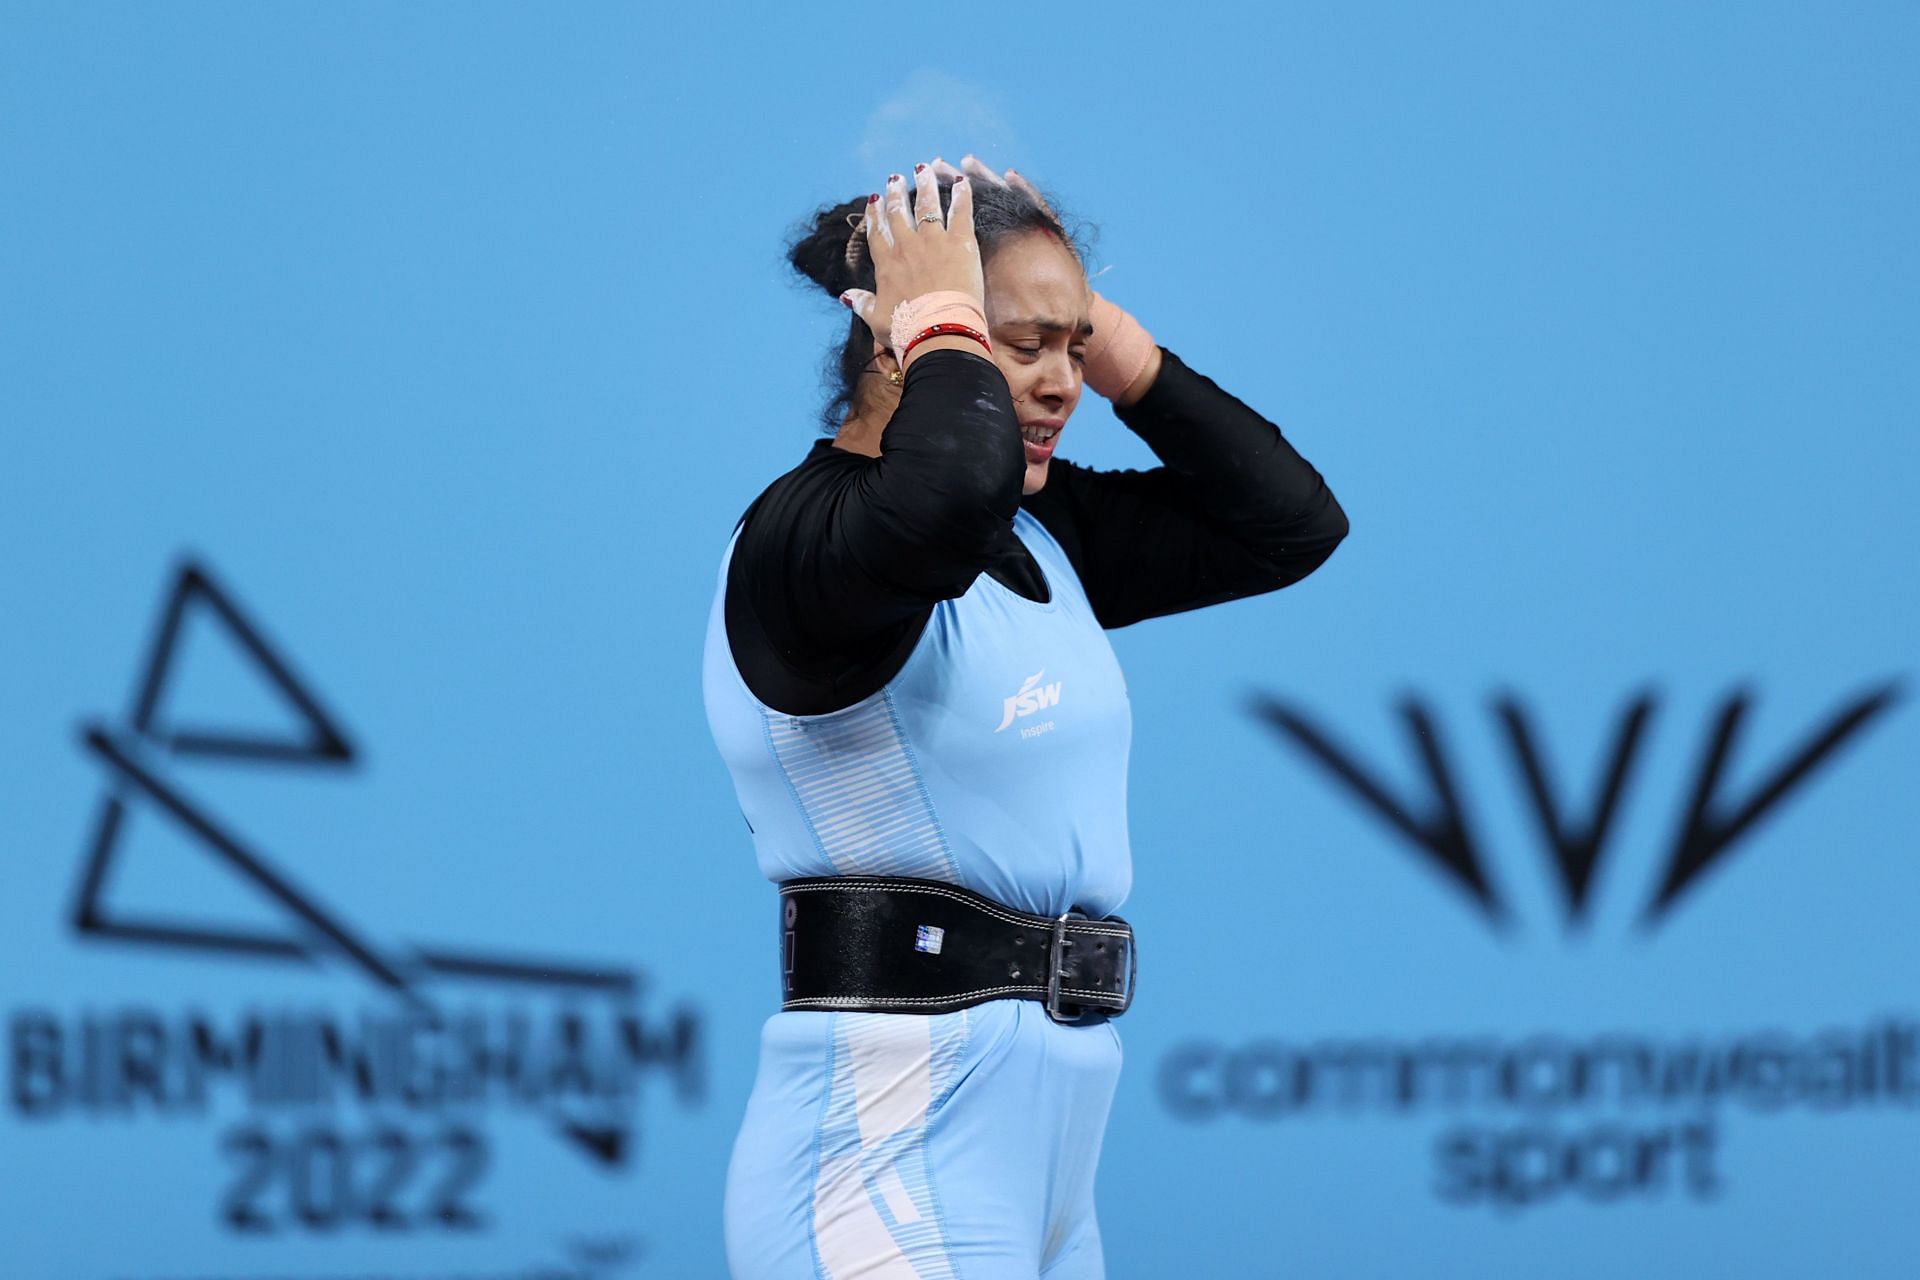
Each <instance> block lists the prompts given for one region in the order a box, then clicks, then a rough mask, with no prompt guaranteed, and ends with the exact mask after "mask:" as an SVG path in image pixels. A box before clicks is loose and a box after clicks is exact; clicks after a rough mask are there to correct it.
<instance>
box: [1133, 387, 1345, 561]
mask: <svg viewBox="0 0 1920 1280" xmlns="http://www.w3.org/2000/svg"><path fill="white" fill-rule="evenodd" d="M1157 354H1158V355H1160V357H1161V358H1160V359H1159V360H1157V361H1155V362H1154V363H1155V364H1156V365H1157V366H1158V367H1157V368H1155V369H1154V376H1153V377H1152V378H1150V379H1149V378H1147V377H1145V375H1144V374H1143V375H1142V378H1141V379H1140V380H1139V381H1141V382H1145V383H1146V384H1147V385H1146V386H1145V387H1143V388H1142V389H1141V393H1140V395H1139V397H1138V399H1136V400H1135V401H1133V402H1132V403H1129V404H1115V406H1114V412H1115V415H1116V416H1117V417H1119V419H1120V420H1121V421H1122V422H1123V423H1125V424H1126V425H1127V427H1128V429H1129V430H1131V431H1133V432H1134V433H1135V434H1136V435H1138V436H1139V437H1140V438H1141V439H1142V440H1143V441H1145V442H1146V444H1147V447H1148V448H1150V449H1152V450H1153V452H1154V454H1155V455H1156V456H1157V457H1158V458H1159V459H1160V460H1161V461H1162V462H1163V463H1165V464H1166V466H1167V467H1168V469H1169V470H1170V471H1171V472H1172V473H1174V474H1175V475H1177V476H1178V477H1179V479H1180V481H1181V483H1182V487H1183V488H1185V489H1186V490H1187V491H1188V492H1189V493H1190V494H1191V495H1192V496H1193V498H1194V500H1195V502H1194V505H1195V506H1196V507H1197V508H1198V509H1200V510H1203V511H1205V512H1206V513H1207V515H1208V517H1209V518H1210V519H1212V520H1213V521H1215V522H1217V523H1218V524H1220V525H1222V526H1224V527H1227V528H1229V529H1230V530H1231V531H1232V532H1233V533H1234V535H1235V536H1236V537H1237V538H1238V539H1239V540H1241V541H1242V542H1244V543H1246V544H1247V545H1248V546H1249V547H1250V549H1253V550H1256V551H1258V552H1260V553H1261V554H1263V555H1267V556H1270V557H1274V558H1278V559H1282V560H1285V561H1286V562H1287V564H1288V565H1289V568H1290V570H1293V571H1297V572H1294V574H1293V576H1294V577H1295V578H1297V577H1304V576H1305V575H1306V573H1308V572H1311V570H1312V569H1313V568H1314V567H1315V566H1317V565H1318V564H1319V563H1320V562H1321V561H1324V560H1325V559H1326V557H1327V556H1328V555H1330V554H1332V551H1333V548H1334V546H1336V545H1337V544H1338V543H1339V542H1340V540H1341V539H1342V538H1344V537H1345V536H1346V533H1347V518H1346V513H1345V512H1344V511H1342V510H1341V508H1340V504H1339V503H1338V502H1337V501H1335V499H1334V496H1333V492H1332V490H1330V489H1328V488H1327V485H1326V482H1325V481H1324V480H1322V479H1321V476H1320V473H1319V472H1318V471H1316V470H1315V469H1314V468H1313V466H1312V464H1311V463H1309V462H1308V461H1307V460H1306V459H1305V458H1303V457H1301V456H1300V454H1299V452H1298V451H1297V450H1295V449H1294V447H1293V446H1292V445H1291V444H1289V443H1288V442H1287V440H1286V437H1285V436H1283V435H1282V434H1281V432H1280V429H1279V428H1278V427H1276V426H1275V425H1274V424H1273V423H1271V422H1269V421H1268V420H1267V419H1265V418H1263V417H1262V416H1260V414H1258V413H1256V412H1254V411H1253V410H1252V409H1251V408H1249V407H1248V406H1247V405H1246V404H1244V403H1242V402H1241V401H1240V400H1239V399H1238V398H1237V397H1235V396H1233V395H1231V394H1229V393H1228V392H1226V391H1224V390H1222V389H1221V388H1220V387H1219V386H1218V385H1217V384H1216V383H1214V382H1213V380H1212V379H1210V378H1208V377H1206V376H1205V375H1203V374H1200V373H1196V372H1195V371H1194V370H1192V369H1191V368H1189V367H1188V366H1187V365H1186V364H1185V363H1184V362H1183V361H1182V360H1181V359H1180V358H1179V357H1178V356H1176V355H1174V354H1172V353H1171V352H1157Z"/></svg>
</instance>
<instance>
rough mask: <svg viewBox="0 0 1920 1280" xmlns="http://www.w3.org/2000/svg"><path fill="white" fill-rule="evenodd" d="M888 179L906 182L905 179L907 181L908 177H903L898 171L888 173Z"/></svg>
mask: <svg viewBox="0 0 1920 1280" xmlns="http://www.w3.org/2000/svg"><path fill="white" fill-rule="evenodd" d="M887 181H888V182H905V181H906V179H905V178H903V177H901V176H900V175H899V174H897V173H890V174H888V175H887Z"/></svg>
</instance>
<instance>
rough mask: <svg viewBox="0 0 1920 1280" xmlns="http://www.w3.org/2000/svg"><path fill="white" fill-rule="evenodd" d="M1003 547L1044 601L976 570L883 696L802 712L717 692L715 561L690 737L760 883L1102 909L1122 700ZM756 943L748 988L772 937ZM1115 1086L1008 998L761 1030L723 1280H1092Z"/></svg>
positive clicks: (1060, 596) (1067, 593)
mask: <svg viewBox="0 0 1920 1280" xmlns="http://www.w3.org/2000/svg"><path fill="white" fill-rule="evenodd" d="M1013 529H1014V532H1015V534H1016V535H1018V536H1019V538H1020V540H1021V541H1022V542H1024V543H1025V544H1026V546H1027V549H1028V550H1029V551H1030V552H1031V553H1032V554H1033V557H1034V559H1035V560H1036V561H1037V562H1038V564H1039V566H1040V569H1041V572H1042V573H1043V574H1044V575H1045V576H1046V580H1047V583H1048V585H1049V587H1050V589H1051V599H1050V600H1049V601H1048V602H1047V603H1046V604H1038V603H1035V602H1034V601H1032V600H1028V599H1026V598H1025V597H1023V596H1021V595H1019V594H1018V593H1016V592H1014V591H1012V590H1010V589H1008V588H1007V587H1005V586H1003V585H1002V584H1000V583H999V582H997V581H995V580H993V579H992V578H991V577H989V576H988V575H986V574H984V573H983V574H981V575H980V576H979V577H978V578H977V579H975V580H974V583H973V585H972V587H970V588H969V589H968V590H967V592H966V594H965V595H963V596H960V597H959V598H958V599H954V600H945V601H942V602H941V603H940V604H938V605H937V606H935V608H934V610H933V614H932V617H931V618H930V619H929V621H928V623H927V626H926V630H925V631H924V633H923V634H922V635H921V637H920V642H919V644H918V645H917V646H916V647H915V649H914V650H913V653H912V655H911V656H910V657H909V658H908V659H907V662H906V665H905V666H904V667H902V669H901V670H900V672H899V673H898V674H897V675H895V676H894V677H893V679H892V680H890V681H888V682H887V684H886V685H885V687H883V688H882V689H881V690H880V691H879V692H877V693H875V694H874V695H873V696H871V697H869V698H867V699H865V700H863V701H861V702H859V703H856V704H855V705H853V706H851V707H848V708H845V709H844V710H840V711H835V712H832V713H829V714H827V715H818V716H791V715H786V714H784V713H782V712H778V711H775V710H773V709H771V708H769V707H767V706H765V705H764V704H762V703H761V702H759V701H758V700H757V699H756V698H754V696H753V694H752V693H751V692H749V691H748V689H747V687H746V685H745V683H744V682H743V681H742V680H741V678H740V674H739V670H738V668H737V667H736V666H735V665H734V662H733V658H732V654H731V652H730V650H729V649H728V646H727V638H726V632H725V624H724V617H725V610H724V597H725V591H726V580H727V569H726V563H727V560H729V559H731V557H732V554H733V544H732V543H731V542H730V543H729V545H728V548H727V554H726V556H725V557H723V559H722V563H721V567H720V577H719V584H718V586H717V588H716V590H715V593H714V602H713V609H712V612H711V614H710V616H709V619H708V623H707V644H706V661H705V669H704V673H703V679H704V689H705V695H706V705H707V718H708V722H709V724H710V725H711V727H712V730H713V736H714V741H715V742H716V743H717V744H718V746H719V748H720V753H721V755H722V756H723V757H724V758H725V759H726V763H727V767H728V769H729V770H731V771H732V774H733V783H734V789H735V792H736V793H737V795H738V797H739V801H740V808H741V811H742V812H743V813H744V814H745V815H746V818H747V822H748V824H749V825H750V826H751V827H752V830H753V839H754V845H755V848H756V851H757V852H758V854H759V859H760V870H761V873H762V874H763V875H765V876H766V878H767V879H769V880H773V881H780V880H787V879H792V878H795V877H799V876H821V875H836V874H868V875H898V876H918V877H922V878H925V879H931V880H944V881H949V882H952V883H955V884H960V885H965V886H966V887H967V888H969V889H973V890H975V891H977V892H979V893H983V894H985V895H987V896H988V897H990V898H994V899H996V900H998V901H1000V902H1004V903H1006V904H1008V905H1009V906H1014V907H1018V908H1020V909H1021V910H1023V911H1030V912H1036V913H1040V914H1045V915H1058V914H1060V913H1061V912H1063V911H1066V910H1068V909H1069V908H1073V907H1078V908H1080V909H1082V910H1084V911H1086V912H1088V913H1089V914H1092V915H1106V914H1111V913H1112V912H1113V911H1114V910H1116V909H1117V908H1118V907H1119V906H1120V903H1121V901H1122V900H1123V899H1124V898H1125V897H1126V895H1127V888H1128V885H1129V883H1130V881H1131V879H1132V862H1131V856H1130V853H1129V850H1128V845H1127V814H1126V782H1127V752H1128V748H1129V744H1130V740H1131V734H1132V718H1131V716H1130V714H1129V708H1128V704H1127V689H1126V683H1125V681H1124V680H1123V678H1122V676H1121V674H1120V666H1119V663H1118V662H1117V661H1116V660H1115V658H1114V654H1113V648H1112V646H1111V645H1110V644H1109V643H1108V642H1107V636H1106V632H1105V631H1104V630H1102V629H1101V626H1100V624H1099V622H1098V620H1097V619H1096V618H1095V617H1094V615H1093V609H1092V608H1091V606H1090V605H1089V604H1088V603H1087V599H1086V596H1085V594H1084V593H1083V592H1082V590H1081V587H1080V581H1079V579H1078V577H1077V576H1076V575H1075V574H1074V572H1073V567H1072V565H1071V564H1070V563H1069V562H1068V560H1067V557H1066V555H1065V553H1064V552H1063V551H1062V550H1061V549H1060V546H1059V544H1058V543H1056V542H1055V541H1054V539H1053V536H1052V535H1051V534H1049V533H1048V532H1047V530H1046V528H1045V527H1044V526H1043V525H1041V523H1040V522H1039V521H1038V520H1037V519H1035V518H1034V517H1033V516H1032V515H1030V514H1029V513H1028V512H1026V511H1025V510H1021V511H1019V512H1017V513H1016V514H1015V516H1014V522H1013ZM735 536H736V540H737V537H738V534H737V532H736V535H735ZM773 912H774V908H773V904H772V900H771V896H770V897H769V903H768V919H769V921H772V920H773V919H775V916H774V913H773ZM767 948H768V968H769V973H770V974H771V973H772V972H773V966H774V963H775V960H774V957H775V954H776V938H775V931H774V929H773V928H772V926H771V924H770V925H769V928H768V933H767ZM777 992H778V986H777V984H776V983H773V982H770V983H769V994H770V995H775V996H776V998H777ZM1119 1072H1120V1040H1119V1036H1118V1035H1117V1034H1116V1033H1115V1031H1114V1029H1113V1027H1112V1025H1111V1024H1110V1023H1100V1024H1094V1025H1091V1026H1081V1027H1070V1026H1062V1025H1059V1024H1057V1023H1054V1022H1053V1021H1051V1020H1050V1019H1049V1018H1048V1017H1047V1015H1046V1012H1045V1010H1044V1009H1043V1008H1042V1007H1041V1006H1040V1005H1039V1004H1038V1003H1037V1002H1035V1001H1031V1000H994V1001H989V1002H987V1003H985V1004H981V1005H976V1006H974V1007H973V1008H971V1009H966V1010H962V1011H960V1012H958V1013H951V1014H941V1015H936V1016H931V1017H928V1016H921V1015H912V1014H867V1013H823V1012H792V1013H775V1014H774V1015H773V1016H772V1017H771V1018H769V1019H768V1020H767V1023H766V1026H765V1027H764V1029H763V1030H762V1033H761V1047H760V1066H759V1073H758V1075H757V1077H756V1079H755V1082H754V1087H753V1094H752V1097H751V1098H750V1099H749V1100H748V1103H747V1114H746V1119H745V1121H744V1123H743V1124H742V1126H741V1129H740V1134H739V1137H738V1139H737V1140H736V1142H735V1144H734V1151H733V1162H732V1164H731V1166H730V1168H729V1170H728V1176H727V1201H726V1236H727V1259H728V1263H729V1265H730V1267H731V1268H732V1270H733V1273H734V1275H735V1276H736V1277H738V1278H739V1280H763V1278H766V1280H775V1278H777V1280H802V1278H812V1280H820V1278H824V1280H848V1278H849V1277H855V1276H858V1277H872V1278H874V1280H908V1278H911V1277H920V1278H922V1280H933V1278H935V1277H941V1278H945V1277H958V1278H959V1280H1001V1278H1003V1277H1005V1278H1009V1280H1011V1278H1014V1277H1020V1278H1023V1280H1031V1277H1034V1276H1039V1275H1044V1276H1047V1277H1049V1280H1068V1278H1069V1277H1073V1278H1078V1277H1095V1276H1100V1275H1102V1274H1103V1273H1104V1271H1103V1264H1102V1260H1101V1253H1100V1235H1099V1228H1098V1226H1097V1225H1096V1223H1095V1220H1094V1211H1093V1181H1094V1169H1095V1166H1096V1164H1097V1163H1098V1160H1099V1153H1100V1141H1101V1136H1102V1134H1103V1132H1104V1130H1105V1128H1106V1121H1107V1111H1108V1108H1109V1106H1110V1105H1111V1103H1112V1099H1113V1089H1114V1085H1115V1083H1116V1081H1117V1079H1118V1077H1119Z"/></svg>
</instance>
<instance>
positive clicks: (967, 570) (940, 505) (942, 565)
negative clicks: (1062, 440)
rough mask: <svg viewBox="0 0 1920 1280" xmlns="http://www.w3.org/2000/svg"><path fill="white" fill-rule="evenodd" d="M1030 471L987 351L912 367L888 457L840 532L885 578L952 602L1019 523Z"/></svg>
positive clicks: (884, 445)
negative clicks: (1022, 486) (1026, 473)
mask: <svg viewBox="0 0 1920 1280" xmlns="http://www.w3.org/2000/svg"><path fill="white" fill-rule="evenodd" d="M969 345H971V344H969ZM916 354H917V353H916ZM1025 467H1026V452H1025V449H1024V448H1023V447H1022V445H1021V441H1020V424H1019V419H1018V417H1017V416H1016V414H1015V412H1014V408H1013V400H1012V396H1011V393H1009V391H1008V390H1007V382H1006V378H1005V377H1004V376H1003V375H1002V374H1001V372H1000V370H999V369H998V368H997V367H995V365H994V364H993V362H992V361H990V360H988V359H986V358H985V357H984V356H982V355H980V354H978V352H977V350H966V349H955V350H953V351H932V352H929V353H927V354H926V355H925V356H922V357H920V358H918V359H915V360H914V361H913V362H912V364H911V365H910V366H909V367H908V369H907V377H906V382H905V384H904V386H903V388H902V391H901V396H900V404H899V407H898V408H897V409H895V411H894V414H893V417H892V418H891V419H889V421H888V423H887V428H886V431H885V432H884V433H883V434H882V435H881V438H880V457H879V459H878V461H877V462H875V463H874V464H873V465H872V466H871V467H869V468H868V469H867V470H866V471H865V472H864V473H862V474H861V475H860V476H859V477H858V478H857V480H856V483H855V485H854V486H853V488H852V490H851V491H850V492H849V494H848V495H847V497H846V500H845V503H844V510H843V511H842V513H841V519H840V521H839V522H838V527H837V530H836V531H837V532H838V534H839V535H840V536H842V537H843V538H845V539H846V540H847V544H848V550H849V552H850V553H851V554H853V555H855V556H857V557H858V558H859V559H860V561H861V562H862V563H863V564H864V565H865V566H866V567H867V569H868V570H869V571H870V572H871V573H872V574H873V575H874V576H875V577H877V578H879V579H881V580H882V581H885V582H888V583H892V584H894V585H895V586H897V587H898V588H900V589H901V590H902V591H903V592H905V593H907V594H910V595H913V596H916V597H919V598H922V599H927V600H937V599H947V598H950V597H951V596H952V595H955V594H959V592H963V591H965V589H966V587H967V585H969V584H971V582H972V580H973V578H974V577H975V576H977V575H978V573H979V572H980V569H981V568H982V567H983V566H984V565H985V564H986V563H987V561H988V560H989V558H990V557H991V554H992V552H993V550H994V549H995V548H996V547H997V546H998V544H999V541H1000V539H1001V538H1002V536H1003V535H1004V534H1005V531H1006V530H1007V529H1008V527H1009V526H1010V525H1011V524H1012V521H1013V513H1014V512H1015V511H1016V510H1017V509H1018V508H1019V505H1020V484H1021V476H1022V475H1023V473H1024V471H1025Z"/></svg>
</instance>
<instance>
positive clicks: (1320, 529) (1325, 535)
mask: <svg viewBox="0 0 1920 1280" xmlns="http://www.w3.org/2000/svg"><path fill="white" fill-rule="evenodd" d="M1322 492H1323V493H1325V495H1326V502H1325V504H1324V505H1322V506H1321V508H1320V509H1319V510H1318V511H1316V512H1315V513H1314V514H1313V516H1312V518H1311V519H1310V520H1309V521H1307V522H1305V523H1303V524H1302V525H1301V526H1300V527H1299V528H1298V529H1296V530H1295V531H1294V532H1293V533H1292V534H1291V535H1290V536H1289V537H1288V538H1287V539H1286V541H1285V543H1284V544H1283V547H1284V549H1283V552H1282V554H1281V555H1279V556H1277V557H1275V558H1274V559H1273V562H1272V563H1273V569H1274V583H1273V586H1274V588H1275V589H1278V588H1280V587H1290V586H1292V585H1293V584H1294V583H1296V582H1298V581H1300V580H1301V579H1302V578H1304V577H1306V576H1307V575H1308V574H1310V573H1312V572H1313V571H1314V570H1316V569H1318V568H1319V567H1320V566H1321V565H1323V564H1325V563H1326V562H1327V561H1328V560H1330V559H1332V557H1333V553H1334V551H1335V550H1336V549H1337V548H1338V547H1339V546H1340V544H1341V543H1342V542H1344V541H1346V537H1347V533H1348V531H1349V530H1350V528H1351V526H1350V525H1349V523H1348V521H1347V513H1346V510H1345V509H1344V508H1342V507H1341V505H1340V503H1339V502H1338V501H1337V500H1335V498H1334V496H1333V492H1332V491H1331V490H1322Z"/></svg>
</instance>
